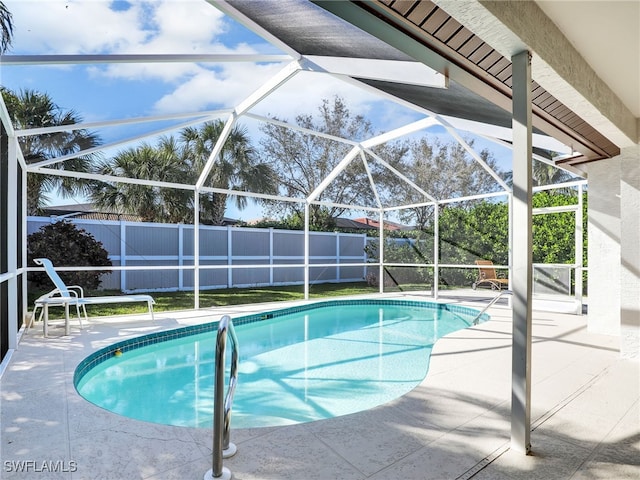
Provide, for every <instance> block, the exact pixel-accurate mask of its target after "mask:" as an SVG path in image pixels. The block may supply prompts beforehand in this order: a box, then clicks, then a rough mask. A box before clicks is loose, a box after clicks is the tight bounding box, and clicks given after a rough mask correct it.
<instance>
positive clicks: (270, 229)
mask: <svg viewBox="0 0 640 480" xmlns="http://www.w3.org/2000/svg"><path fill="white" fill-rule="evenodd" d="M269 285H273V227H269Z"/></svg>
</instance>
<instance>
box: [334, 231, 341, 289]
mask: <svg viewBox="0 0 640 480" xmlns="http://www.w3.org/2000/svg"><path fill="white" fill-rule="evenodd" d="M334 234H335V236H336V282H339V281H340V280H341V279H340V232H335V233H334Z"/></svg>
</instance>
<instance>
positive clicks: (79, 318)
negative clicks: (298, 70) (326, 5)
mask: <svg viewBox="0 0 640 480" xmlns="http://www.w3.org/2000/svg"><path fill="white" fill-rule="evenodd" d="M83 307H84V305H83ZM76 314H77V315H78V321H79V322H80V330H82V315H80V305H78V304H77V303H76Z"/></svg>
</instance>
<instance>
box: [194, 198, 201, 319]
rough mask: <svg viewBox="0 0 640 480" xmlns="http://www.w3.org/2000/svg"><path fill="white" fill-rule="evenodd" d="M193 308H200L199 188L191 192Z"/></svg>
mask: <svg viewBox="0 0 640 480" xmlns="http://www.w3.org/2000/svg"><path fill="white" fill-rule="evenodd" d="M193 308H194V309H196V310H198V309H199V308H200V190H199V189H197V188H196V190H195V191H194V192H193Z"/></svg>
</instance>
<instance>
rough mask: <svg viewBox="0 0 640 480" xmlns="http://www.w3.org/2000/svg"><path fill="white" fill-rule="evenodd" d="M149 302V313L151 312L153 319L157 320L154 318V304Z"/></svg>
mask: <svg viewBox="0 0 640 480" xmlns="http://www.w3.org/2000/svg"><path fill="white" fill-rule="evenodd" d="M147 303H148V304H149V313H150V314H151V320H155V319H154V318H153V304H152V303H151V302H147Z"/></svg>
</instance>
